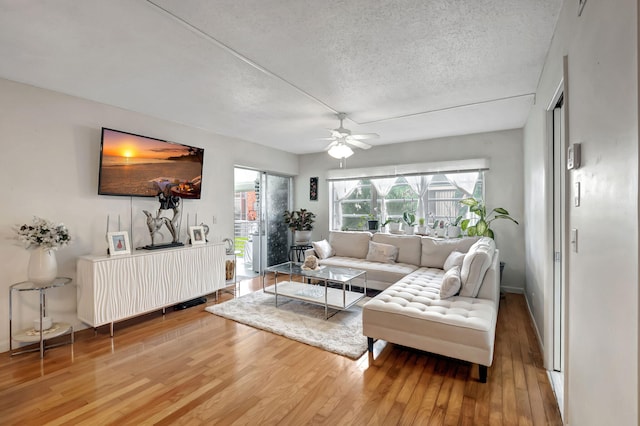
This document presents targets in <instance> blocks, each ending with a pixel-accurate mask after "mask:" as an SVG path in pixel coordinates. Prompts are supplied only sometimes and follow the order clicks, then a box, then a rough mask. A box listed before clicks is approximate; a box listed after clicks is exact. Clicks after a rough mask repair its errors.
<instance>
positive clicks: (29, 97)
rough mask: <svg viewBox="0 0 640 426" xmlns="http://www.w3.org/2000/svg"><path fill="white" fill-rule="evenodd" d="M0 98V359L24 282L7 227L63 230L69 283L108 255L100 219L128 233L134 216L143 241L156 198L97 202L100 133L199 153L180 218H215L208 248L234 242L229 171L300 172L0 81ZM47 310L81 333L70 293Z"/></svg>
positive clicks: (29, 306)
mask: <svg viewBox="0 0 640 426" xmlns="http://www.w3.org/2000/svg"><path fill="white" fill-rule="evenodd" d="M0 93H1V94H2V96H0V129H2V132H1V136H0V146H1V147H2V149H1V150H0V152H1V156H0V163H1V165H0V181H1V182H3V186H4V188H3V191H2V194H3V197H2V198H3V201H4V202H3V209H2V215H0V259H2V268H0V352H2V351H6V350H8V349H9V340H8V339H9V331H8V330H9V323H8V303H9V302H8V292H9V290H8V289H9V286H10V285H11V284H12V283H15V282H19V281H23V280H25V279H26V278H27V274H26V270H27V263H28V260H29V252H28V251H27V250H25V249H24V248H22V247H21V246H19V245H17V243H16V242H15V241H13V240H12V238H13V237H14V233H13V232H12V228H13V227H14V226H15V225H18V224H23V223H28V222H30V221H31V219H32V217H33V216H34V215H36V216H41V217H43V218H46V219H49V220H52V221H55V222H64V223H65V224H66V225H67V226H68V228H69V230H70V232H71V235H72V237H73V239H74V241H73V244H72V245H71V246H68V247H65V248H63V249H61V250H59V251H58V252H57V258H58V264H59V274H61V275H64V276H69V277H72V278H75V264H76V258H77V257H78V256H81V255H84V254H89V253H105V252H106V242H105V238H104V237H105V235H104V233H105V227H106V216H107V214H109V215H111V218H112V220H111V227H112V228H111V230H114V229H113V227H114V226H116V224H117V220H116V219H115V218H117V216H118V215H120V217H121V223H122V226H123V229H124V230H129V229H130V228H129V226H130V222H131V221H130V216H131V212H132V211H133V237H134V240H135V241H134V245H135V246H139V245H145V244H148V243H149V242H150V240H149V238H148V234H147V233H146V224H145V220H144V215H143V214H142V213H141V210H142V209H148V210H150V211H155V210H156V209H157V208H158V202H157V201H156V200H155V199H146V198H131V197H111V196H99V195H97V188H98V165H99V155H100V154H99V152H100V129H101V127H103V126H104V127H109V128H114V129H119V130H124V131H129V132H133V133H137V134H142V135H146V136H151V137H156V138H160V139H165V140H169V141H173V142H178V143H183V144H187V145H193V146H198V147H202V148H205V158H204V170H203V184H202V189H203V192H202V198H201V199H200V200H184V205H183V223H184V221H186V216H187V214H189V215H190V220H191V221H192V224H193V221H194V216H195V214H196V213H197V214H198V221H199V222H201V221H204V222H206V223H208V224H209V225H211V222H212V221H213V216H215V217H216V224H214V225H212V226H211V234H210V236H211V237H212V238H213V239H214V240H215V239H217V240H220V239H222V238H225V237H233V204H234V203H233V197H234V192H233V167H234V165H235V164H242V165H244V166H248V167H253V168H256V169H260V170H274V169H276V170H278V171H279V172H280V173H283V174H291V175H293V174H296V173H297V171H298V158H297V156H296V155H293V154H289V153H285V152H281V151H277V150H273V149H269V148H266V147H263V146H260V145H256V144H252V143H249V142H245V141H241V140H237V139H232V138H227V137H223V136H220V135H216V134H213V133H209V132H206V131H202V130H199V129H195V128H189V127H186V126H183V125H179V124H175V123H171V122H167V121H162V120H158V119H154V118H151V117H148V116H145V115H142V114H137V113H133V112H130V111H125V110H122V109H119V108H114V107H110V106H107V105H103V104H98V103H95V102H91V101H87V100H82V99H79V98H75V97H71V96H66V95H62V94H59V93H56V92H51V91H47V90H43V89H39V88H35V87H32V86H27V85H23V84H19V83H15V82H11V81H8V80H2V79H0ZM185 228H186V227H184V226H183V233H182V234H183V239H184V237H185ZM165 234H168V232H165ZM167 236H168V235H167ZM26 302H27V303H26V304H25V305H23V306H22V307H21V308H19V309H18V310H17V311H14V314H17V315H18V317H19V323H20V324H22V325H24V326H26V325H28V324H29V323H30V321H31V319H33V318H36V317H37V310H36V308H37V304H36V303H35V299H34V300H33V301H30V300H27V301H26ZM48 305H49V307H50V309H51V312H52V316H54V319H64V320H66V321H69V322H71V323H72V324H74V325H75V326H76V327H84V326H83V325H82V324H81V323H80V322H79V321H78V319H77V317H76V315H75V309H76V297H75V288H74V287H69V288H64V289H61V290H54V291H51V293H50V296H49V299H48ZM20 324H18V326H20Z"/></svg>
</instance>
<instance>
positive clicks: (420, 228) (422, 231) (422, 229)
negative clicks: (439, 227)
mask: <svg viewBox="0 0 640 426" xmlns="http://www.w3.org/2000/svg"><path fill="white" fill-rule="evenodd" d="M416 233H417V234H421V235H426V234H427V226H426V225H425V219H424V217H421V218H419V219H418V228H417V232H416Z"/></svg>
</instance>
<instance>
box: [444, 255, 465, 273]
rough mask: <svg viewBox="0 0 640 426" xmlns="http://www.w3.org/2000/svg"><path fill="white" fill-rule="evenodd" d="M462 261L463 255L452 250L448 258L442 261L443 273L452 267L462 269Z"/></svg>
mask: <svg viewBox="0 0 640 426" xmlns="http://www.w3.org/2000/svg"><path fill="white" fill-rule="evenodd" d="M463 260H464V253H461V252H459V251H456V250H454V251H452V252H451V254H450V255H449V257H447V260H445V261H444V266H443V267H442V269H444V270H445V271H448V270H449V269H451V268H453V267H454V266H459V267H462V261H463Z"/></svg>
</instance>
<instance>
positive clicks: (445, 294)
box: [440, 266, 462, 299]
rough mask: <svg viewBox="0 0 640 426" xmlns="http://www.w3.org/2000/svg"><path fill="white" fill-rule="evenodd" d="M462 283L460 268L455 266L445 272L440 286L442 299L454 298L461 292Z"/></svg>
mask: <svg viewBox="0 0 640 426" xmlns="http://www.w3.org/2000/svg"><path fill="white" fill-rule="evenodd" d="M461 286H462V281H461V280H460V267H459V266H454V267H453V268H451V269H449V270H448V271H447V272H445V274H444V276H443V277H442V285H441V286H440V299H447V298H449V297H453V296H455V295H456V294H458V292H459V291H460V287H461Z"/></svg>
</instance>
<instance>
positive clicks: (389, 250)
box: [367, 241, 398, 263]
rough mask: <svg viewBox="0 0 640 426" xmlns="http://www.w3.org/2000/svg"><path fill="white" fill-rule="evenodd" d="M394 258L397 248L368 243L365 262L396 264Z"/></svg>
mask: <svg viewBox="0 0 640 426" xmlns="http://www.w3.org/2000/svg"><path fill="white" fill-rule="evenodd" d="M396 257H398V248H397V247H396V246H392V245H391V244H382V243H375V242H373V241H369V252H368V253H367V260H370V261H372V262H382V263H396Z"/></svg>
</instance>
